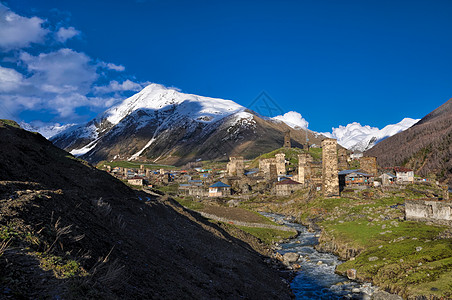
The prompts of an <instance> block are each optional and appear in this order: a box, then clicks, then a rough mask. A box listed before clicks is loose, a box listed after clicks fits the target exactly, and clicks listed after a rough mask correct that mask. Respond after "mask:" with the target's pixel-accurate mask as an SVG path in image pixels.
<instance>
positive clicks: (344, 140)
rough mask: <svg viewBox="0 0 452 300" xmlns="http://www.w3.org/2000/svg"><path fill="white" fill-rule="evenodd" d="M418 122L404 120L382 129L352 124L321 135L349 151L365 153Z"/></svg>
mask: <svg viewBox="0 0 452 300" xmlns="http://www.w3.org/2000/svg"><path fill="white" fill-rule="evenodd" d="M419 120H420V119H411V118H405V119H403V120H402V121H400V122H399V123H397V124H391V125H387V126H385V127H384V128H383V129H378V128H377V127H371V126H369V125H365V126H362V125H361V124H360V123H357V122H353V123H350V124H348V125H346V126H342V125H339V127H338V128H333V129H332V133H329V132H322V134H323V135H325V136H328V137H330V138H334V139H337V142H338V143H339V144H340V145H341V146H343V147H345V148H347V149H349V150H352V151H366V150H368V149H370V148H372V147H373V146H374V145H375V144H377V143H378V142H379V141H382V140H384V139H385V138H388V137H390V136H393V135H395V134H397V133H399V132H401V131H404V130H406V129H408V128H410V127H411V126H413V125H414V124H416V123H417V122H418V121H419Z"/></svg>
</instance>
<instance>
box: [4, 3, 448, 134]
mask: <svg viewBox="0 0 452 300" xmlns="http://www.w3.org/2000/svg"><path fill="white" fill-rule="evenodd" d="M0 3H2V5H1V6H0V67H1V69H0V105H1V106H0V117H10V118H11V117H13V118H15V119H17V120H24V121H27V122H30V121H35V120H40V121H43V122H59V123H68V122H70V123H72V122H84V121H88V120H89V119H91V118H92V117H94V116H95V115H97V114H98V113H99V112H101V111H103V110H105V109H106V108H107V107H109V106H110V105H112V104H114V103H117V102H118V101H120V100H121V99H124V98H125V97H127V96H129V95H131V94H133V93H134V92H136V91H138V90H139V89H140V88H142V87H143V86H145V85H146V84H147V83H148V82H156V83H161V84H164V85H167V86H174V87H177V88H179V89H181V91H183V92H186V93H193V94H199V95H203V96H210V97H218V98H224V99H231V100H234V101H236V102H238V103H240V104H242V105H244V106H248V105H249V104H251V103H252V102H253V100H254V99H255V98H256V97H257V96H258V95H259V94H260V93H261V92H262V91H266V92H267V93H268V95H270V96H271V97H272V99H273V101H274V103H276V105H277V106H278V107H280V108H281V110H282V111H283V112H288V111H297V112H299V113H301V115H302V116H303V117H304V118H305V119H306V120H307V121H308V122H309V128H310V129H312V130H316V131H331V128H332V127H337V126H338V125H346V124H348V123H350V122H353V121H357V122H360V123H361V124H362V125H371V126H377V127H379V128H382V127H383V126H385V125H387V124H391V123H397V122H399V121H400V120H402V119H403V118H404V117H411V118H421V117H423V116H424V115H426V114H427V113H429V112H430V111H432V110H433V109H435V108H437V107H438V106H440V105H441V104H442V103H444V102H445V101H447V100H448V99H449V98H451V97H452V72H451V70H452V55H451V53H452V18H450V16H451V15H452V1H449V0H444V1H360V0H357V1H321V0H318V1H314V0H311V1H304V0H302V1H233V0H232V1H216V0H209V1H171V0H166V1H159V0H149V1H146V0H140V1H125V0H124V1H120V0H115V1H112V0H110V1H101V0H96V1H84V0H82V1H72V0H65V1H44V0H40V1H32V0H10V1H2V0H0ZM8 16H9V17H8ZM11 16H13V17H14V18H12V17H11ZM12 19H13V20H12ZM2 27H3V29H2ZM2 31H3V32H2ZM2 81H3V83H2Z"/></svg>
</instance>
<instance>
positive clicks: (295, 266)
mask: <svg viewBox="0 0 452 300" xmlns="http://www.w3.org/2000/svg"><path fill="white" fill-rule="evenodd" d="M292 269H294V270H299V269H301V266H300V265H299V264H293V265H292Z"/></svg>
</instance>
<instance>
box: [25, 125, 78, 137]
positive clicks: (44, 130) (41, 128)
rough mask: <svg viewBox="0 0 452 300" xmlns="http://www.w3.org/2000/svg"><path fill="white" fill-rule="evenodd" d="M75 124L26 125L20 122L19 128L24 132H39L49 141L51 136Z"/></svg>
mask: <svg viewBox="0 0 452 300" xmlns="http://www.w3.org/2000/svg"><path fill="white" fill-rule="evenodd" d="M74 125H75V124H64V125H61V124H59V123H55V124H48V123H41V122H39V123H33V122H32V123H26V122H20V127H22V128H23V129H25V130H28V131H33V132H39V133H40V134H41V135H42V136H43V137H45V138H46V139H50V138H51V137H52V136H54V135H57V134H58V133H60V132H63V131H64V130H66V129H68V128H70V127H72V126H74Z"/></svg>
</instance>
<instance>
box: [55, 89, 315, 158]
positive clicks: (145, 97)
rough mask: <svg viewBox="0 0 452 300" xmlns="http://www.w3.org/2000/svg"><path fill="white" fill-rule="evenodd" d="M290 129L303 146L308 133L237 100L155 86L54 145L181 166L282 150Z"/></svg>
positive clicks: (76, 151) (90, 154)
mask: <svg viewBox="0 0 452 300" xmlns="http://www.w3.org/2000/svg"><path fill="white" fill-rule="evenodd" d="M288 130H289V131H291V134H292V139H293V143H294V145H298V146H300V147H301V144H302V143H304V141H305V135H306V134H305V131H304V129H294V128H291V127H289V126H288V125H287V124H285V123H283V122H281V121H277V120H272V119H270V118H266V117H262V116H259V115H257V114H256V113H254V112H252V111H250V110H247V109H246V108H245V107H243V106H241V105H239V104H237V103H235V102H233V101H231V100H223V99H215V98H208V97H202V96H196V95H190V94H184V93H181V92H178V91H176V90H174V89H170V88H165V87H163V86H161V85H158V84H151V85H149V86H147V87H146V88H144V89H143V90H142V91H140V92H139V93H137V94H135V95H134V96H132V97H130V98H128V99H126V100H124V101H123V102H122V103H120V104H119V105H117V106H114V107H112V108H110V109H109V110H107V111H106V112H105V113H103V114H101V115H100V116H98V117H97V118H95V119H94V120H92V121H90V122H89V123H87V124H85V125H81V126H76V127H72V128H70V129H68V130H66V131H64V132H62V133H60V134H59V135H56V136H54V137H53V138H52V141H53V143H54V144H55V145H57V146H58V147H60V148H63V149H65V150H67V151H70V152H71V153H72V154H74V155H79V156H81V157H82V158H84V159H86V160H88V161H90V162H98V161H101V160H105V159H109V160H110V159H122V160H125V159H129V160H131V159H150V160H153V161H159V162H165V163H171V164H179V165H180V164H183V163H186V162H188V161H191V160H195V159H202V160H207V159H209V160H213V159H220V160H226V159H227V157H228V156H230V155H235V154H240V155H244V156H245V157H255V156H257V155H259V154H260V153H262V152H268V151H269V150H272V149H277V148H279V147H280V146H281V145H282V143H283V140H284V132H285V131H288ZM308 134H309V138H310V141H311V143H317V144H319V143H320V137H318V135H317V134H315V133H313V132H309V133H308ZM269 148H270V149H269Z"/></svg>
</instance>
